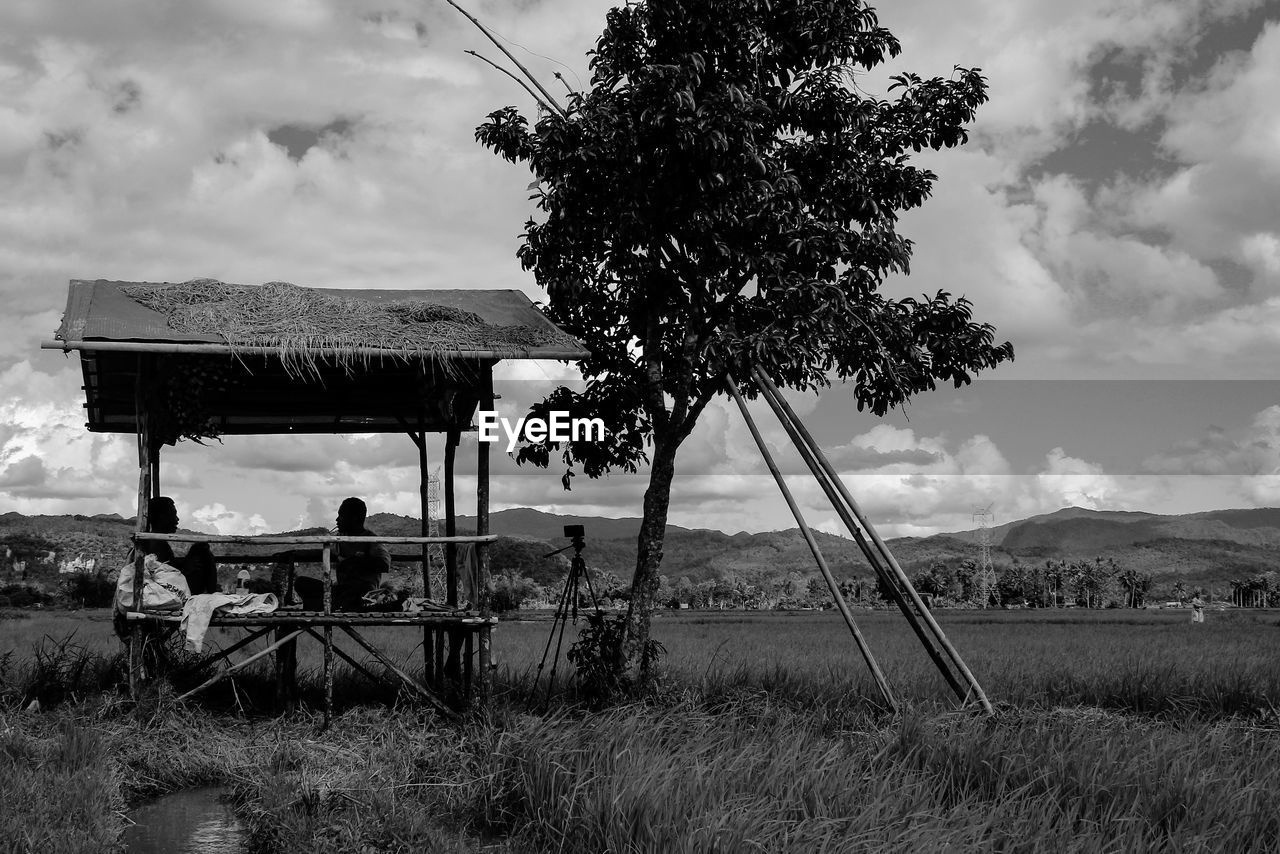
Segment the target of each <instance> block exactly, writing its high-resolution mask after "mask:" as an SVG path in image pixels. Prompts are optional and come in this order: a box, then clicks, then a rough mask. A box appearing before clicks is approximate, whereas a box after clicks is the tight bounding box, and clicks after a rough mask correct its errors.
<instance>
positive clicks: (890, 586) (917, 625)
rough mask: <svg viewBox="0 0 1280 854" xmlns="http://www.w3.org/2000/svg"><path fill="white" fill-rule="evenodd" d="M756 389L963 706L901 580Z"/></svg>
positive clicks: (960, 688)
mask: <svg viewBox="0 0 1280 854" xmlns="http://www.w3.org/2000/svg"><path fill="white" fill-rule="evenodd" d="M756 386H757V388H758V389H760V395H761V397H762V398H763V399H764V401H765V402H766V403H767V404H769V406H770V408H772V409H773V412H774V415H776V416H777V417H778V420H779V422H780V423H781V424H782V427H783V429H784V430H786V432H787V435H788V436H789V437H790V439H791V442H792V444H794V445H795V448H796V450H797V451H799V452H800V458H801V459H803V460H804V462H805V465H806V466H808V467H809V472H810V474H812V475H813V478H814V480H816V481H817V482H818V485H819V486H821V487H822V491H823V492H824V493H825V494H826V496H827V500H828V501H830V502H831V506H832V507H833V508H835V511H836V514H837V515H838V516H839V517H840V520H841V521H842V522H844V524H845V527H847V528H848V529H849V532H850V533H851V534H852V535H853V540H854V542H855V543H857V545H858V549H859V550H860V551H861V552H862V556H863V557H864V558H866V560H867V563H868V564H869V565H870V566H871V569H872V571H874V572H875V574H876V577H877V578H879V579H880V581H881V583H882V584H883V585H884V588H885V589H886V590H888V592H889V595H890V597H891V598H892V599H893V602H894V604H895V605H897V606H898V609H899V610H900V611H901V612H902V616H903V617H904V618H905V619H906V621H907V625H908V626H909V627H910V628H911V631H912V632H914V633H915V635H916V637H917V638H918V639H919V641H920V644H921V646H923V647H924V650H925V652H926V653H927V654H928V656H929V658H930V659H931V660H932V661H933V664H934V666H935V667H936V668H937V669H938V672H939V673H941V674H942V678H943V679H944V680H945V681H946V683H947V685H948V686H949V687H950V688H951V690H952V691H953V692H955V694H956V696H957V697H958V698H960V700H961V702H963V701H964V700H965V698H966V697H967V696H968V692H967V690H966V689H965V686H964V685H963V684H962V683H961V682H960V680H959V679H958V678H956V675H955V673H953V672H952V668H951V665H950V664H948V663H947V659H946V657H945V656H944V655H943V653H942V650H941V649H940V648H939V646H938V645H937V644H936V643H934V639H933V637H932V636H931V635H930V633H929V630H928V629H927V628H926V627H925V626H924V625H923V624H922V623H921V621H920V616H919V615H918V614H917V613H916V612H915V610H914V608H913V607H912V605H911V603H910V602H909V601H908V600H907V599H906V598H905V596H904V595H903V593H902V590H901V588H900V587H899V585H898V582H897V580H896V579H895V578H894V576H893V574H892V573H890V572H889V570H887V569H886V568H885V567H884V565H883V562H882V560H881V559H880V557H879V556H878V555H877V554H876V552H875V550H874V549H872V547H871V544H870V543H868V542H867V539H866V537H864V536H863V535H862V529H861V528H859V527H858V525H857V523H856V522H855V521H854V519H853V516H852V515H851V514H850V513H849V510H848V508H847V507H845V506H844V504H843V503H842V501H841V499H840V495H839V493H837V492H836V490H835V489H834V488H833V487H832V486H831V484H830V483H828V482H827V478H826V475H825V474H824V473H823V471H822V469H821V468H820V467H819V466H818V463H817V461H816V460H815V459H814V458H813V456H812V454H811V453H810V449H809V446H808V445H806V444H805V443H804V441H803V439H802V438H801V436H800V434H799V433H798V432H797V431H796V429H795V425H794V424H792V423H791V421H790V420H789V419H787V418H786V417H785V413H784V412H783V411H782V410H781V408H780V407H779V406H778V405H777V402H776V401H775V399H774V398H773V397H772V396H770V394H769V392H768V390H767V389H765V388H763V387H762V386H761V385H760V384H759V383H758V382H757V383H756Z"/></svg>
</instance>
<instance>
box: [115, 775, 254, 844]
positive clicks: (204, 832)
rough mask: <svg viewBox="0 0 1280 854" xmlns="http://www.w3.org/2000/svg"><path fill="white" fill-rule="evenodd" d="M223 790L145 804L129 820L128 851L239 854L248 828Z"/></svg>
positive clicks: (174, 794)
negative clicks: (243, 826) (233, 809)
mask: <svg viewBox="0 0 1280 854" xmlns="http://www.w3.org/2000/svg"><path fill="white" fill-rule="evenodd" d="M226 793H227V790H226V788H224V787H222V786H206V787H204V788H199V789H181V790H179V791H177V792H171V793H170V794H167V795H164V796H163V797H160V798H157V799H156V800H154V801H152V802H150V803H147V804H143V805H142V806H140V807H138V808H137V809H136V810H134V811H133V812H132V814H131V815H130V816H129V818H130V820H131V821H133V822H134V823H133V824H132V825H130V826H129V827H127V828H125V832H124V850H125V851H127V852H129V854H239V852H241V851H243V844H244V828H242V827H241V826H240V822H239V821H238V820H237V819H236V817H235V814H234V813H233V812H232V811H231V807H230V805H228V804H227V803H226V802H225V801H224V800H223V796H224V795H225V794H226Z"/></svg>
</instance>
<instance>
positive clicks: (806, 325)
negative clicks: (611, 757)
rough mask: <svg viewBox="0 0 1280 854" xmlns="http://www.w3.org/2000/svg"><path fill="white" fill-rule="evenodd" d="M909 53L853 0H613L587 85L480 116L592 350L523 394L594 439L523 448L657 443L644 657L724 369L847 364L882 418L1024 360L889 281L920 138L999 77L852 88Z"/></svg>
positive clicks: (646, 513)
mask: <svg viewBox="0 0 1280 854" xmlns="http://www.w3.org/2000/svg"><path fill="white" fill-rule="evenodd" d="M899 51H900V48H899V44H898V41H897V39H896V38H894V36H893V35H892V34H891V33H890V32H889V31H888V30H886V29H884V28H883V27H880V26H879V24H878V20H877V17H876V14H875V12H874V10H872V9H870V8H868V7H866V6H864V5H862V4H861V3H859V2H856V0H843V1H842V2H836V0H776V2H773V3H767V2H760V0H653V2H647V3H646V2H640V3H633V4H628V5H627V6H625V7H623V8H618V9H614V10H612V11H611V12H609V14H608V17H607V24H606V28H605V30H604V33H603V34H602V35H601V36H600V39H599V40H598V42H597V45H596V49H595V51H594V52H593V55H592V59H591V69H592V78H591V84H590V88H589V89H588V91H586V92H584V93H578V92H573V93H570V95H569V96H568V104H567V106H566V107H563V108H562V107H559V105H553V104H551V103H550V102H546V103H544V110H543V112H542V114H541V115H540V117H539V118H538V120H537V122H536V125H535V126H534V127H533V128H530V127H529V124H528V121H527V120H526V119H525V118H524V117H523V116H522V115H520V113H519V111H518V110H516V108H514V107H507V108H504V109H501V110H497V111H495V112H493V113H491V114H490V115H489V117H488V120H487V121H486V122H485V123H484V124H483V125H481V126H480V127H479V128H478V129H477V130H476V137H477V139H478V140H479V141H480V142H481V143H482V144H484V145H485V146H487V147H488V148H490V149H492V150H493V151H495V152H497V153H498V154H500V155H501V156H503V157H504V158H506V159H508V160H510V161H512V162H521V163H525V164H527V165H528V166H529V168H530V169H531V171H532V172H533V174H534V176H535V178H536V183H535V185H534V186H535V187H536V189H535V190H534V195H533V198H534V199H536V201H537V207H538V209H539V210H540V211H541V217H540V220H530V221H529V222H528V224H527V226H526V232H525V235H524V243H523V245H522V246H521V247H520V249H519V252H518V254H519V257H520V260H521V262H522V264H523V265H524V267H525V268H526V269H529V270H532V271H533V272H534V274H535V276H536V278H537V281H538V283H539V285H541V286H542V287H543V288H544V289H545V290H546V292H547V294H548V297H549V302H548V305H547V307H546V312H547V314H548V316H549V317H550V318H551V319H552V320H554V321H556V322H557V323H558V324H560V325H561V326H562V327H563V328H564V329H566V330H567V331H568V332H569V333H571V334H572V335H575V336H577V337H578V338H580V339H581V340H582V341H583V342H584V343H585V345H586V346H587V348H588V349H589V350H590V351H591V356H590V358H588V359H586V360H584V361H582V362H580V363H579V368H580V369H581V371H582V373H583V376H584V377H585V378H586V385H585V388H584V389H582V390H581V391H575V390H571V389H569V388H564V387H562V388H558V389H556V390H555V391H553V392H552V393H551V394H550V395H548V397H547V398H546V399H545V400H544V401H542V402H541V403H539V404H536V405H535V406H533V407H532V408H531V412H530V415H536V416H539V417H546V416H547V414H548V412H549V411H553V410H561V411H566V412H568V413H569V414H570V415H573V416H584V417H598V418H601V419H602V420H603V421H604V423H605V424H606V427H607V440H606V441H604V442H600V443H594V442H586V441H580V442H568V443H557V442H552V441H550V440H549V439H548V440H547V441H543V442H540V443H530V444H525V445H523V446H522V447H521V448H520V450H519V452H518V455H517V460H518V461H520V462H531V463H534V464H537V465H543V466H545V465H548V464H549V463H550V461H551V460H552V459H553V458H555V457H556V456H557V455H558V456H559V458H560V459H562V460H563V462H564V464H565V466H566V470H565V474H564V482H565V485H566V487H567V486H569V485H570V484H571V478H572V477H573V476H574V474H575V469H580V470H581V471H583V472H585V473H586V474H587V475H588V476H590V477H598V476H600V475H602V474H604V473H606V472H607V471H610V470H623V471H629V472H635V471H637V470H638V467H639V466H640V465H641V464H642V463H644V462H645V461H646V460H647V462H648V464H649V487H648V490H647V491H646V493H645V497H644V508H643V520H642V524H641V529H640V534H639V543H638V551H637V557H636V568H635V573H634V576H633V578H632V589H633V596H632V600H631V609H630V610H629V612H628V620H629V637H630V639H631V647H632V649H631V653H632V655H633V656H636V657H640V658H643V656H637V655H636V654H637V653H638V651H639V650H641V649H642V648H643V647H644V645H645V644H646V643H647V641H648V637H649V618H650V611H651V609H652V606H653V601H654V595H655V593H656V590H657V585H658V574H659V567H660V566H661V562H662V553H663V543H664V536H665V531H666V522H667V508H668V505H669V502H670V495H671V485H672V481H673V478H674V475H675V461H676V453H677V451H678V450H679V448H680V446H681V444H682V443H683V442H684V441H685V439H687V438H688V436H689V435H690V433H692V431H693V429H694V426H695V425H696V423H697V421H698V417H699V415H700V414H701V413H702V411H703V409H704V408H705V407H706V406H707V404H708V403H709V402H710V401H711V400H712V398H714V397H715V396H716V395H718V394H724V393H725V392H726V390H727V385H728V379H729V377H730V376H733V377H738V378H744V377H747V376H749V373H750V371H751V369H752V368H753V367H758V368H760V369H762V370H764V371H765V372H766V373H767V374H769V375H770V376H771V377H772V378H773V379H774V380H775V381H776V382H778V383H779V384H780V385H783V386H786V387H789V388H792V389H798V390H817V389H820V388H823V387H826V386H827V385H828V384H829V382H830V379H831V378H832V377H834V378H835V379H838V380H841V381H845V380H848V381H849V383H848V386H847V387H848V388H849V389H850V390H851V393H852V395H853V397H854V398H855V399H856V401H857V403H858V406H859V408H860V409H862V408H869V409H871V411H872V412H874V413H875V414H877V415H883V414H884V413H885V412H887V411H888V410H889V409H890V408H892V407H895V406H899V405H901V404H902V403H904V402H906V401H907V400H908V399H909V398H910V397H911V396H912V395H914V394H916V393H918V392H921V391H925V390H928V389H933V388H935V387H936V384H937V383H938V382H952V383H954V384H955V385H956V386H957V387H959V386H961V385H964V384H966V383H968V382H970V381H971V378H972V375H973V374H975V373H977V372H978V371H980V370H983V369H986V368H992V367H994V366H996V365H997V364H999V363H1001V362H1003V361H1005V360H1007V359H1011V358H1012V357H1013V348H1012V346H1011V345H1010V344H1009V343H1007V342H1006V343H1003V344H995V343H994V330H993V329H992V327H991V326H989V325H987V324H979V323H975V322H973V321H972V319H971V316H972V313H971V308H972V307H971V305H970V303H969V302H968V301H967V300H965V299H964V298H963V297H962V298H958V299H956V298H953V297H952V296H951V295H950V294H948V293H946V292H939V293H937V294H936V295H935V296H932V297H928V296H925V297H923V298H921V299H915V298H906V299H891V298H888V297H885V296H884V295H882V294H881V293H880V291H879V289H880V287H881V285H882V284H883V282H884V280H885V278H886V276H888V275H890V274H891V273H906V272H907V271H908V266H909V260H910V256H911V242H910V241H909V240H907V239H906V238H904V237H902V236H901V235H899V234H898V233H897V231H896V225H897V219H898V215H899V212H901V211H904V210H907V209H910V208H914V207H916V206H918V205H920V204H921V203H923V202H924V200H925V199H926V198H927V197H928V195H929V193H930V191H931V188H932V184H933V181H934V180H935V178H936V176H935V175H934V174H933V173H932V172H929V171H927V170H922V169H918V168H916V167H915V166H913V165H911V163H910V162H909V161H910V155H911V153H912V152H918V151H920V150H922V149H924V148H932V149H941V148H943V147H952V146H955V145H958V144H960V143H963V142H964V141H966V139H967V133H966V131H965V129H964V128H965V125H966V124H967V123H969V122H970V121H971V120H972V119H973V117H974V113H975V110H976V109H977V107H978V105H980V104H982V103H983V102H984V101H985V100H986V97H987V96H986V80H985V78H983V77H982V75H981V74H980V73H979V72H978V70H977V69H966V68H960V67H957V68H956V69H955V73H954V74H953V75H952V78H951V79H947V80H944V79H942V78H934V79H931V80H923V79H921V78H920V77H919V76H917V75H914V74H903V75H900V76H898V77H895V78H893V79H894V83H893V85H892V86H891V87H890V89H891V92H890V93H889V94H890V99H888V100H884V99H879V98H876V97H872V96H870V95H867V94H866V93H864V92H862V91H861V90H860V89H859V88H858V86H857V82H856V77H855V74H856V73H857V72H858V71H859V70H861V69H867V68H871V67H873V66H875V65H878V64H879V63H881V62H883V61H884V59H885V58H886V57H894V56H897V55H898V53H899ZM541 91H543V95H544V97H546V98H549V97H550V96H549V95H546V93H545V90H541ZM748 394H749V395H750V394H753V392H752V391H751V389H748ZM641 675H642V676H643V675H645V674H643V673H642V674H641Z"/></svg>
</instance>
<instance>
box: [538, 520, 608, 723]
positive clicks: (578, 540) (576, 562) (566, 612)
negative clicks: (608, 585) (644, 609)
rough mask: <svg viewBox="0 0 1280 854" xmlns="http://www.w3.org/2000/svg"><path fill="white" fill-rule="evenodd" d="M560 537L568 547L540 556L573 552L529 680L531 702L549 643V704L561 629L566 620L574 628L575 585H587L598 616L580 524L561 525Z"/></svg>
mask: <svg viewBox="0 0 1280 854" xmlns="http://www.w3.org/2000/svg"><path fill="white" fill-rule="evenodd" d="M564 535H565V536H566V537H568V538H569V539H570V543H569V545H567V546H565V547H564V548H562V549H556V550H555V551H553V552H550V553H548V554H545V555H543V557H553V556H555V555H558V554H561V553H562V552H566V551H568V550H569V549H573V559H572V560H571V561H570V562H569V574H568V575H567V576H565V579H564V589H563V590H561V591H560V599H559V601H558V602H557V603H556V614H555V617H554V618H553V619H552V621H551V633H550V634H549V635H547V645H546V648H544V649H543V650H542V661H540V662H539V663H538V672H537V674H536V675H535V676H534V678H533V688H532V689H530V691H529V699H530V700H533V699H534V698H535V697H537V695H538V681H539V680H540V679H541V678H542V669H543V668H544V667H545V666H546V664H547V656H548V655H549V654H550V653H551V642H552V641H553V640H554V641H555V642H556V654H555V657H554V658H552V659H551V672H550V673H549V674H548V675H547V696H546V700H547V702H551V690H552V688H553V687H554V686H555V684H556V668H557V666H559V663H560V649H561V646H562V645H563V643H564V629H565V626H566V625H568V623H569V622H570V620H572V621H573V623H574V624H575V625H576V624H577V622H578V597H579V585H581V583H582V582H583V581H585V582H586V585H587V594H588V595H589V596H590V597H591V605H592V607H594V608H595V609H596V613H597V614H599V613H600V600H599V599H597V598H596V591H595V589H594V588H593V587H592V586H591V575H590V574H589V573H588V572H587V562H586V561H585V560H583V559H582V550H583V549H584V548H586V540H585V533H584V531H583V527H582V526H581V525H565V526H564Z"/></svg>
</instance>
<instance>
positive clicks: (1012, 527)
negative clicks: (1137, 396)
mask: <svg viewBox="0 0 1280 854" xmlns="http://www.w3.org/2000/svg"><path fill="white" fill-rule="evenodd" d="M132 524H133V522H132V519H126V518H123V517H121V516H118V515H114V514H112V515H98V516H23V515H22V514H19V513H4V514H0V539H4V538H5V537H7V536H10V535H13V534H22V533H25V534H35V535H38V536H40V537H43V538H45V539H46V540H48V541H50V542H52V543H54V544H56V546H57V549H58V551H59V553H60V557H62V558H73V557H75V556H77V555H78V554H83V555H86V556H94V555H98V554H101V555H103V557H104V559H106V560H107V561H108V565H114V563H116V562H120V561H122V560H123V558H124V554H125V551H126V549H127V547H128V535H129V534H130V533H131V531H132ZM565 525H582V526H583V527H584V528H585V530H586V550H585V552H584V557H585V558H586V560H587V563H588V565H589V566H591V567H592V568H594V569H599V570H602V571H608V572H612V573H614V574H615V575H616V576H618V578H619V579H629V578H630V575H631V572H632V571H633V569H634V566H635V549H636V538H637V536H638V534H639V530H640V519H639V518H622V519H612V518H601V517H592V516H567V515H556V514H552V513H544V512H542V511H539V510H532V509H525V508H518V509H511V510H501V511H498V512H495V513H493V514H492V516H491V518H490V529H491V530H492V531H493V532H495V533H498V534H500V535H502V537H503V539H502V540H501V541H500V543H499V545H498V547H497V548H495V550H494V553H493V561H494V564H493V566H494V569H495V570H499V571H501V570H504V569H510V570H515V571H517V572H521V573H527V574H530V575H534V576H535V577H536V576H538V575H544V576H545V575H547V574H549V573H553V572H556V571H562V567H563V566H564V565H566V564H565V561H564V560H563V559H555V560H550V559H545V558H543V555H545V554H546V553H547V552H551V551H553V550H555V549H559V548H562V547H564V546H567V545H569V540H568V539H567V538H566V537H564V536H563V529H564V526H565ZM368 526H369V528H370V529H371V530H374V531H377V532H378V533H379V534H384V535H386V536H413V535H416V534H418V533H419V532H420V526H421V523H420V522H419V520H418V519H415V518H411V517H407V516H397V515H393V514H386V513H380V514H375V515H373V516H371V517H369V519H368ZM458 529H459V532H460V533H464V532H470V531H474V530H475V520H474V518H471V517H461V518H460V519H459V520H458ZM318 530H320V529H316V531H318ZM312 532H315V531H312ZM815 535H816V538H817V540H818V542H819V545H820V547H821V548H822V550H823V553H824V556H825V557H826V558H827V561H828V563H829V564H830V566H831V568H832V570H833V572H834V573H835V574H836V575H837V576H838V577H844V576H848V575H859V576H861V577H864V578H869V577H870V568H869V567H868V566H867V564H866V562H865V561H864V559H863V557H862V555H861V554H860V553H859V551H858V548H857V546H856V544H855V543H854V542H853V541H852V540H849V539H847V538H844V537H836V536H832V535H830V534H825V533H822V532H815ZM983 536H985V537H986V538H987V540H988V542H989V544H990V548H991V557H992V561H993V562H994V563H995V564H996V565H997V566H999V565H1000V564H1008V563H1010V562H1012V561H1013V560H1014V559H1015V558H1016V559H1017V560H1020V561H1022V562H1023V563H1031V564H1039V563H1043V562H1044V561H1046V560H1053V561H1057V560H1067V561H1072V560H1092V559H1094V558H1096V557H1101V558H1103V559H1106V558H1111V559H1114V560H1115V561H1116V563H1118V564H1120V565H1121V566H1122V567H1125V568H1128V567H1134V568H1137V569H1139V570H1143V571H1147V572H1150V573H1152V575H1153V576H1155V580H1156V582H1155V586H1156V590H1157V591H1159V590H1162V589H1166V588H1168V587H1169V586H1171V585H1172V584H1173V583H1174V582H1175V581H1182V582H1183V583H1184V584H1188V585H1191V584H1195V585H1202V586H1208V587H1221V588H1225V586H1226V584H1227V582H1228V580H1229V579H1232V578H1242V577H1246V576H1249V575H1257V574H1261V573H1263V572H1267V571H1269V570H1272V569H1280V508H1259V509H1248V510H1215V511H1209V512H1203V513H1192V514H1186V515H1177V516H1172V515H1158V514H1154V513H1142V512H1128V511H1105V510H1104V511H1098V510H1088V509H1084V508H1080V507H1069V508H1066V509H1063V510H1059V511H1057V512H1054V513H1049V514H1045V515H1040V516H1033V517H1031V518H1029V519H1022V520H1018V521H1015V522H1009V523H1005V524H1002V525H998V526H991V527H989V528H986V529H985V530H982V529H978V530H968V531H957V532H953V533H946V534H936V535H933V536H930V537H904V538H898V539H892V540H889V541H888V544H889V547H890V549H891V550H892V551H893V553H894V555H895V556H896V557H897V559H898V561H899V563H901V564H902V566H903V568H904V569H905V570H906V571H907V572H908V573H909V574H913V573H914V572H916V571H917V570H920V569H924V568H927V567H929V566H932V565H933V564H935V563H937V562H939V561H944V562H947V563H957V562H959V561H962V560H965V559H971V560H978V559H980V556H981V545H980V542H981V539H982V538H983ZM662 572H663V574H664V575H667V576H668V577H669V578H670V579H671V580H672V581H673V582H674V581H676V580H678V579H679V578H680V577H682V576H685V577H688V578H689V580H690V581H693V582H698V581H704V580H707V579H711V578H717V577H722V576H726V575H736V576H739V577H741V578H742V579H743V580H745V581H747V582H748V583H756V584H759V583H768V582H770V581H773V580H778V579H781V578H784V577H785V576H786V575H787V574H788V573H791V572H798V573H800V574H801V575H804V576H811V575H815V574H816V573H817V569H816V567H815V565H814V562H813V558H812V556H811V555H810V553H809V550H808V547H807V546H806V545H805V543H804V540H803V538H802V537H801V536H800V533H799V531H798V530H797V529H795V528H792V529H789V530H783V531H770V532H766V533H758V534H751V533H746V532H740V533H737V534H726V533H724V532H722V531H714V530H707V529H691V528H684V527H681V526H679V525H669V526H668V527H667V538H666V545H665V548H664V557H663V564H662Z"/></svg>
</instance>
